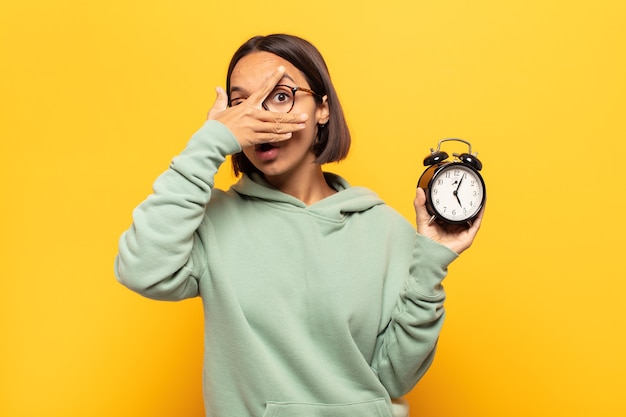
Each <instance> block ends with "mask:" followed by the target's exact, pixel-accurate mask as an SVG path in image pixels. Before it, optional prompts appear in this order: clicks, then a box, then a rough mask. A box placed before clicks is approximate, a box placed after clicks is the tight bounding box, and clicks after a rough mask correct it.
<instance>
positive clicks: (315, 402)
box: [116, 35, 480, 417]
mask: <svg viewBox="0 0 626 417" xmlns="http://www.w3.org/2000/svg"><path fill="white" fill-rule="evenodd" d="M226 86H227V88H226V91H224V90H222V89H220V88H218V89H217V99H216V101H215V104H214V105H213V107H212V109H211V110H210V111H209V115H208V120H207V121H206V123H205V124H204V125H203V126H202V127H201V128H200V130H198V132H197V133H196V134H195V135H193V137H192V138H191V140H190V141H189V143H188V144H187V146H186V148H185V149H184V150H183V151H182V153H181V154H180V155H178V156H176V157H175V158H174V159H173V161H172V163H171V165H170V167H169V169H168V170H167V171H166V172H164V173H163V174H162V175H161V176H159V178H157V179H156V181H155V183H154V192H153V194H152V195H150V196H149V197H148V198H147V199H146V200H145V201H144V202H143V203H141V204H140V205H139V206H138V207H137V208H136V210H135V211H134V213H133V225H132V227H131V228H130V229H129V230H128V231H126V232H125V233H124V234H123V235H122V237H121V239H120V244H119V254H118V257H117V259H116V274H117V278H118V279H119V281H120V282H122V283H123V284H124V285H126V286H128V287H129V288H131V289H132V290H134V291H137V292H138V293H140V294H142V295H144V296H146V297H150V298H154V299H159V300H182V299H185V298H189V297H196V296H200V297H202V300H203V305H204V314H205V322H206V328H205V359H204V381H203V382H204V393H205V409H206V414H207V416H211V417H232V416H237V417H266V416H272V417H282V416H297V417H330V416H333V417H348V416H349V417H356V416H358V417H390V416H392V415H393V413H396V415H398V414H399V413H398V411H399V412H400V413H404V415H408V413H407V411H406V410H405V409H400V408H397V409H396V408H394V407H395V406H394V404H393V403H394V402H393V400H392V399H394V398H400V397H402V396H403V395H404V394H406V393H407V392H409V391H410V390H411V389H412V387H413V386H414V385H415V384H416V382H417V381H418V380H419V379H420V378H421V377H422V375H423V374H424V372H425V371H426V370H427V369H428V367H429V365H430V363H431V362H432V360H433V355H434V352H435V347H436V344H437V339H438V336H439V332H440V329H441V326H442V322H443V318H444V309H443V301H444V298H445V293H444V290H443V288H442V285H441V281H442V280H443V278H444V276H445V275H446V271H447V266H448V265H449V263H450V262H452V261H453V260H454V259H455V258H456V257H457V256H458V254H460V253H461V252H462V251H464V250H465V249H467V248H468V247H469V246H470V245H471V243H472V241H473V239H474V237H475V235H476V233H477V231H478V229H479V227H480V219H478V220H477V221H475V222H474V224H473V226H472V227H471V228H453V229H445V228H442V227H441V226H439V225H438V224H436V223H432V224H429V218H430V216H429V215H428V213H427V211H426V209H425V206H424V201H425V197H424V193H423V191H422V190H420V189H418V191H417V194H416V198H415V201H414V205H415V210H416V221H417V230H416V229H415V228H414V227H412V226H411V225H410V224H409V223H408V222H406V220H404V218H403V217H402V216H400V215H399V214H398V213H397V212H395V211H394V210H393V209H391V208H390V207H388V206H387V205H385V203H384V202H383V201H381V200H380V199H379V198H378V197H377V196H376V195H375V194H374V193H373V192H371V191H369V190H367V189H365V188H362V187H351V186H350V185H349V184H348V183H347V182H346V181H345V180H344V179H343V178H341V177H339V176H337V175H334V174H331V173H327V172H324V171H323V170H322V165H323V164H325V163H328V162H333V161H338V160H341V159H343V158H345V156H346V155H347V153H348V149H349V146H350V134H349V131H348V128H347V126H346V122H345V119H344V116H343V112H342V109H341V105H340V103H339V100H338V98H337V94H336V92H335V89H334V87H333V85H332V83H331V79H330V76H329V74H328V70H327V68H326V64H325V63H324V60H323V58H322V56H321V55H320V54H319V52H318V51H317V50H316V49H315V48H314V47H313V46H312V45H311V44H310V43H309V42H307V41H305V40H303V39H301V38H298V37H294V36H289V35H270V36H266V37H254V38H252V39H250V40H249V41H247V42H246V43H245V44H244V45H242V46H241V47H240V49H239V50H238V51H237V52H236V53H235V55H234V56H233V59H232V61H231V64H230V66H229V69H228V75H227V80H226ZM229 155H232V162H233V166H234V170H235V172H236V173H237V174H241V178H240V180H239V181H238V182H237V183H236V184H235V185H233V186H232V187H231V188H230V189H229V190H227V191H222V190H219V189H216V188H214V181H213V178H214V175H215V173H216V172H217V170H218V168H219V167H220V166H221V165H222V163H223V162H224V161H225V159H226V158H227V156H229ZM416 231H417V233H416Z"/></svg>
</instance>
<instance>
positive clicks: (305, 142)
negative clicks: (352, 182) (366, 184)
mask: <svg viewBox="0 0 626 417" xmlns="http://www.w3.org/2000/svg"><path fill="white" fill-rule="evenodd" d="M281 65H282V66H284V67H285V74H284V76H283V78H282V79H281V80H280V81H279V82H278V84H283V85H288V86H291V87H301V88H307V89H310V88H311V87H310V86H309V84H308V83H307V82H306V78H305V77H304V75H303V74H302V72H300V70H298V69H297V68H296V67H295V66H293V65H292V64H291V63H290V62H289V61H286V60H284V59H282V58H280V57H279V56H277V55H274V54H272V53H269V52H253V53H251V54H249V55H246V56H245V57H243V58H241V59H240V60H239V62H237V64H236V65H235V67H234V68H233V71H232V74H231V76H230V86H231V87H230V88H231V91H229V92H228V93H229V96H230V99H231V101H232V102H235V103H236V102H237V101H238V100H239V101H240V100H241V99H246V98H247V97H248V96H250V95H251V94H252V93H253V92H255V91H256V90H258V89H259V88H260V87H261V86H262V85H263V83H264V81H265V80H266V78H267V77H268V76H269V75H270V74H271V73H272V72H273V71H275V70H276V69H277V68H278V67H279V66H281ZM291 113H296V114H299V113H308V115H309V118H308V121H307V122H306V123H307V126H306V128H305V129H303V130H300V131H298V132H296V133H294V134H293V136H292V137H291V139H289V140H286V141H283V142H274V143H272V144H262V145H256V146H252V147H248V148H245V149H243V153H244V154H245V155H246V156H247V157H248V159H249V160H250V162H252V164H254V166H255V167H256V168H257V169H258V170H259V171H261V172H262V173H263V174H264V176H265V178H266V179H267V180H268V181H270V182H272V177H276V179H277V180H281V181H284V180H287V179H289V177H300V176H301V174H306V173H307V172H310V171H309V170H319V169H320V167H319V165H318V164H315V163H314V160H315V154H314V153H313V151H312V150H311V147H312V145H313V141H314V140H315V138H316V135H317V129H318V127H317V125H318V123H321V124H324V123H326V122H327V120H328V104H327V103H326V97H324V101H323V103H322V104H320V105H318V104H317V102H316V101H315V97H314V96H313V95H312V94H310V93H307V92H304V91H298V92H296V94H295V103H294V106H293V109H292V110H291Z"/></svg>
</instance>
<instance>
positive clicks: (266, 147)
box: [256, 143, 276, 152]
mask: <svg viewBox="0 0 626 417" xmlns="http://www.w3.org/2000/svg"><path fill="white" fill-rule="evenodd" d="M274 148H276V146H275V145H272V144H271V143H261V144H260V145H257V146H256V151H257V152H268V151H271V150H272V149H274Z"/></svg>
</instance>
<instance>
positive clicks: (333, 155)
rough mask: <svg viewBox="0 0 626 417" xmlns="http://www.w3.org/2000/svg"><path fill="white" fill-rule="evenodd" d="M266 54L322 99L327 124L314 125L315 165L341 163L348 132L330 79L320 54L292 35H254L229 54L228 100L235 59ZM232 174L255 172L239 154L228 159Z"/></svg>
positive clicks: (348, 136)
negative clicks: (290, 69)
mask: <svg viewBox="0 0 626 417" xmlns="http://www.w3.org/2000/svg"><path fill="white" fill-rule="evenodd" d="M261 51H263V52H270V53H272V54H274V55H277V56H279V57H281V58H283V59H284V60H286V61H289V62H290V63H291V64H292V65H293V66H295V67H296V68H297V69H298V70H300V71H301V72H302V74H304V77H305V78H306V80H307V82H308V83H309V87H310V88H311V89H312V90H313V91H315V92H316V93H317V94H319V95H320V96H319V97H317V96H316V100H317V102H318V104H320V103H321V102H322V99H321V97H323V96H326V97H327V102H328V109H329V119H328V123H327V124H326V125H324V126H318V129H317V132H318V133H317V138H316V141H315V144H314V146H313V151H314V152H315V157H316V159H315V162H316V163H318V164H325V163H329V162H337V161H341V160H342V159H344V158H345V157H346V156H347V155H348V151H349V150H350V141H351V138H350V130H349V129H348V124H347V123H346V119H345V117H344V115H343V109H342V108H341V104H340V103H339V98H338V97H337V92H336V91H335V87H334V86H333V83H332V81H331V79H330V74H329V73H328V67H327V66H326V62H325V61H324V58H323V57H322V55H321V54H320V52H319V51H318V50H317V48H315V46H313V45H312V44H311V43H310V42H308V41H306V40H304V39H302V38H299V37H297V36H293V35H285V34H273V35H268V36H255V37H253V38H251V39H249V40H248V41H247V42H245V43H244V44H243V45H241V47H239V49H238V50H237V51H236V52H235V54H234V55H233V57H232V59H231V61H230V65H229V66H228V74H227V75H226V91H227V93H228V95H229V97H228V98H229V100H230V77H231V75H232V73H233V69H234V68H235V65H237V63H238V62H239V60H240V59H241V58H243V57H245V56H246V55H249V54H251V53H253V52H261ZM232 163H233V170H234V172H235V175H239V173H245V174H250V173H251V172H258V170H257V168H256V167H255V166H254V165H253V164H252V163H251V162H250V160H249V159H248V158H247V157H246V156H245V155H244V153H243V152H239V153H237V154H234V155H233V156H232Z"/></svg>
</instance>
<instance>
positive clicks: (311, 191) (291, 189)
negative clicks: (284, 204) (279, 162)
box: [265, 166, 337, 206]
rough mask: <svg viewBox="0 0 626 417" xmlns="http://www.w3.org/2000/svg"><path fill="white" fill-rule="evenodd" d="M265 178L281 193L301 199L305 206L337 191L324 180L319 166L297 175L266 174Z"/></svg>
mask: <svg viewBox="0 0 626 417" xmlns="http://www.w3.org/2000/svg"><path fill="white" fill-rule="evenodd" d="M265 180H266V181H267V182H268V183H270V184H271V185H272V186H274V187H276V188H277V189H279V190H280V191H282V192H283V193H285V194H289V195H290V196H292V197H295V198H297V199H298V200H300V201H302V202H303V203H304V204H306V205H307V206H310V205H312V204H315V203H317V202H318V201H320V200H323V199H324V198H326V197H329V196H331V195H332V194H335V193H336V192H337V191H336V190H334V189H333V188H332V187H331V186H329V185H328V183H327V182H326V178H324V173H323V171H322V168H321V166H318V169H315V170H312V171H310V172H308V173H302V174H301V175H298V176H293V175H279V176H272V177H269V176H266V177H265Z"/></svg>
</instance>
